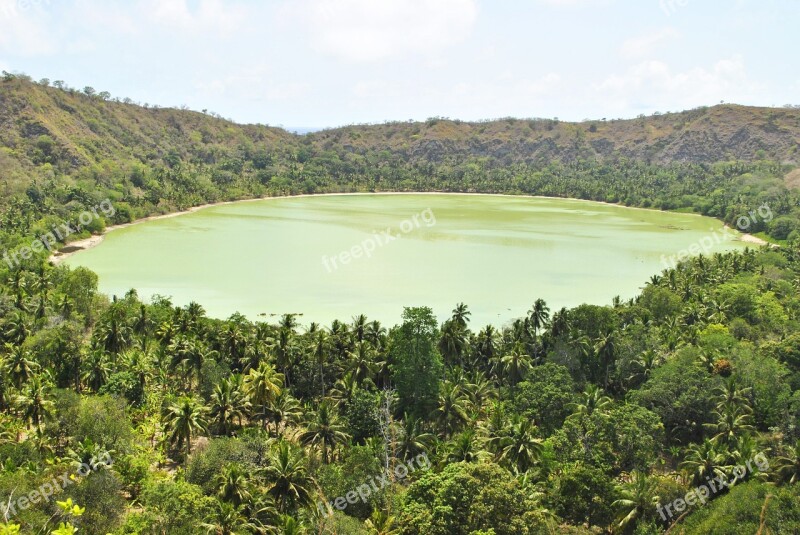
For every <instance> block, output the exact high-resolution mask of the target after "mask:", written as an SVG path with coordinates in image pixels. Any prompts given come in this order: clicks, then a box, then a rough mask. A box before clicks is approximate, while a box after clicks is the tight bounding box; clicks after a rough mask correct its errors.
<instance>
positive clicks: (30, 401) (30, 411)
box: [14, 372, 54, 429]
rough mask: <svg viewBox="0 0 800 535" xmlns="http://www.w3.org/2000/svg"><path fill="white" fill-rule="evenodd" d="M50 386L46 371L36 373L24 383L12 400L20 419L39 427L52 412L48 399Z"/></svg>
mask: <svg viewBox="0 0 800 535" xmlns="http://www.w3.org/2000/svg"><path fill="white" fill-rule="evenodd" d="M50 388H51V382H50V377H49V375H48V374H47V372H45V373H41V374H37V375H34V376H33V377H31V378H30V380H29V381H28V382H27V383H25V386H24V387H23V388H22V390H21V391H20V393H19V394H18V395H17V397H16V398H15V400H14V406H15V407H16V409H17V410H18V411H19V412H20V414H21V415H22V419H23V420H24V421H26V422H30V423H31V424H32V425H33V426H34V427H35V428H36V429H40V428H41V425H42V422H43V421H44V420H45V419H46V418H49V417H50V415H51V414H52V411H53V407H54V404H53V401H52V400H51V399H50Z"/></svg>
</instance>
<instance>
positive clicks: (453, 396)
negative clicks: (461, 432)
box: [433, 381, 469, 437]
mask: <svg viewBox="0 0 800 535" xmlns="http://www.w3.org/2000/svg"><path fill="white" fill-rule="evenodd" d="M468 410H469V400H468V398H467V396H466V392H464V391H463V390H462V389H461V387H460V386H458V385H455V384H453V383H451V382H450V381H445V382H444V383H442V388H441V390H440V391H439V401H438V405H437V407H436V410H435V411H434V412H433V417H434V419H435V420H436V422H437V423H438V425H439V428H440V429H441V430H442V433H443V434H444V436H445V437H450V436H451V435H452V434H453V432H454V431H456V430H457V429H459V428H460V427H461V426H462V425H464V424H465V423H467V421H468V419H469V416H468V414H467V412H468Z"/></svg>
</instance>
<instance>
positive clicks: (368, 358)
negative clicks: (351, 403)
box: [348, 341, 375, 386]
mask: <svg viewBox="0 0 800 535" xmlns="http://www.w3.org/2000/svg"><path fill="white" fill-rule="evenodd" d="M348 357H349V360H350V365H349V366H348V371H349V372H350V373H352V374H353V378H354V379H355V380H356V384H358V386H361V385H362V384H363V383H364V381H368V382H372V378H373V377H374V376H375V355H374V350H373V349H372V347H371V346H370V344H369V342H363V341H361V342H356V344H355V346H354V347H353V350H352V351H351V352H350V353H349V354H348Z"/></svg>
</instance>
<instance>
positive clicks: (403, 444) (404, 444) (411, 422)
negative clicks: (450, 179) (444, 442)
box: [398, 414, 436, 460]
mask: <svg viewBox="0 0 800 535" xmlns="http://www.w3.org/2000/svg"><path fill="white" fill-rule="evenodd" d="M401 421H402V428H401V430H400V433H399V438H398V450H399V454H400V458H401V459H403V460H405V459H408V458H410V457H415V456H417V455H419V454H420V453H426V452H427V451H428V450H429V449H430V447H431V445H432V444H433V443H434V442H435V441H436V437H435V436H434V435H433V434H431V433H427V432H425V430H424V429H423V428H422V421H421V420H419V419H417V418H414V417H413V416H410V415H408V414H406V415H404V417H403V419H402V420H401Z"/></svg>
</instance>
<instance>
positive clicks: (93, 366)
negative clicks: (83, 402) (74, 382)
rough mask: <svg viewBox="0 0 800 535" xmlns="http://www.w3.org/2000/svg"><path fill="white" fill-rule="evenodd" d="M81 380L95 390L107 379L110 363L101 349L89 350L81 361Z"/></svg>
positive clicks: (109, 373) (109, 372)
mask: <svg viewBox="0 0 800 535" xmlns="http://www.w3.org/2000/svg"><path fill="white" fill-rule="evenodd" d="M82 364H83V366H82V368H83V372H82V373H81V380H82V381H83V382H84V383H85V384H86V386H88V387H89V388H91V389H92V390H94V391H95V392H97V391H98V390H100V388H102V386H103V385H104V384H106V382H107V381H108V377H109V376H110V375H111V363H110V362H109V359H108V356H107V355H106V354H105V353H103V352H102V351H91V352H90V353H89V354H88V355H87V356H86V358H85V359H84V361H83V363H82Z"/></svg>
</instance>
